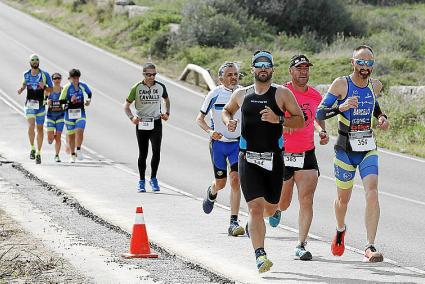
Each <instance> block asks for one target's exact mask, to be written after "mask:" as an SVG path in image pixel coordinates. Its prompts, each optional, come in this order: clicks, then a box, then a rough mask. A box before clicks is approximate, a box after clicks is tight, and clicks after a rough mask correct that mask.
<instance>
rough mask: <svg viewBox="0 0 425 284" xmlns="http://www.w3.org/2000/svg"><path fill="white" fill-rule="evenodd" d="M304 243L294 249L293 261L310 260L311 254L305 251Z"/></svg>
mask: <svg viewBox="0 0 425 284" xmlns="http://www.w3.org/2000/svg"><path fill="white" fill-rule="evenodd" d="M305 246H306V242H304V243H301V244H299V245H298V246H297V247H296V248H295V259H299V260H311V259H312V258H313V256H312V255H311V253H310V252H309V251H308V250H306V249H305Z"/></svg>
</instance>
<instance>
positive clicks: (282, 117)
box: [279, 115, 285, 125]
mask: <svg viewBox="0 0 425 284" xmlns="http://www.w3.org/2000/svg"><path fill="white" fill-rule="evenodd" d="M284 122H285V117H284V116H283V115H279V124H281V125H283V123H284Z"/></svg>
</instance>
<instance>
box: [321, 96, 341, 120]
mask: <svg viewBox="0 0 425 284" xmlns="http://www.w3.org/2000/svg"><path fill="white" fill-rule="evenodd" d="M336 100H337V97H336V96H335V95H334V94H332V93H329V92H328V93H326V95H325V97H324V98H323V100H322V102H321V103H320V105H319V107H318V108H317V111H316V119H318V120H325V119H328V118H331V117H333V116H335V115H337V114H339V113H341V112H340V111H339V108H338V105H335V102H336ZM334 105H335V106H334Z"/></svg>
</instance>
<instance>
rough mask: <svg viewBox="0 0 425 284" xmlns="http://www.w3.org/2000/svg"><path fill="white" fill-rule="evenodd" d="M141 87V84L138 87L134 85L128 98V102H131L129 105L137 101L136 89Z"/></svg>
mask: <svg viewBox="0 0 425 284" xmlns="http://www.w3.org/2000/svg"><path fill="white" fill-rule="evenodd" d="M138 85H139V83H137V84H136V85H134V86H133V87H132V88H131V90H130V93H129V94H128V97H127V99H126V100H127V102H129V103H132V102H134V100H135V99H136V89H137V86H138Z"/></svg>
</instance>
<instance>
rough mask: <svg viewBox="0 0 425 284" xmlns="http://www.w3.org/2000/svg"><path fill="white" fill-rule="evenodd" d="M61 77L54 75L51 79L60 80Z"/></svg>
mask: <svg viewBox="0 0 425 284" xmlns="http://www.w3.org/2000/svg"><path fill="white" fill-rule="evenodd" d="M61 79H62V78H61V77H54V78H53V80H61Z"/></svg>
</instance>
